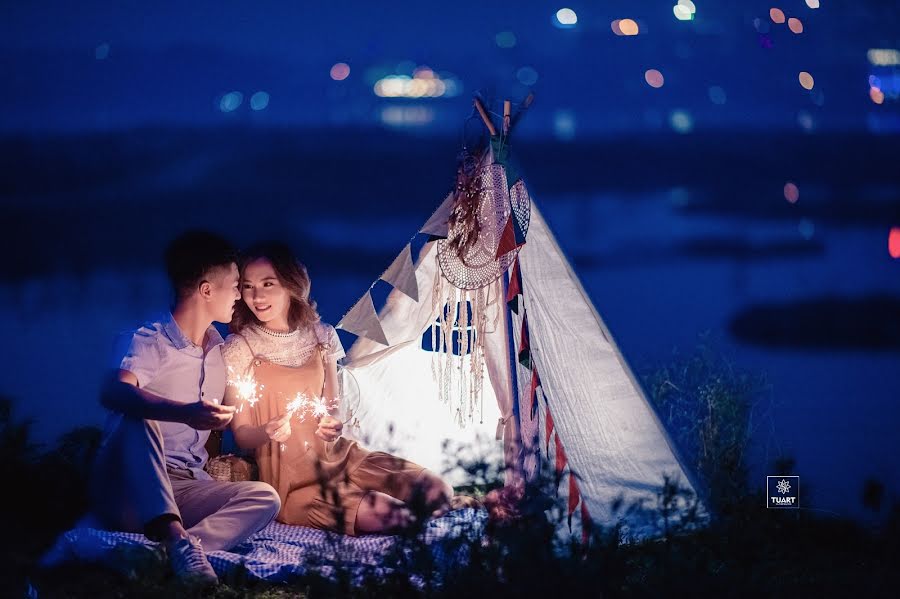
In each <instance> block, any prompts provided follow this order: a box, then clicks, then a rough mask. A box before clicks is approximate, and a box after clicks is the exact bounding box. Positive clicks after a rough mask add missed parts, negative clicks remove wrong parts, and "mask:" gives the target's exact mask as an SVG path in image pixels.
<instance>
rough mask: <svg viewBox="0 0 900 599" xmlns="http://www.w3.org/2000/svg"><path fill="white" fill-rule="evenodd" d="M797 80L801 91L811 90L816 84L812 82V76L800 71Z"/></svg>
mask: <svg viewBox="0 0 900 599" xmlns="http://www.w3.org/2000/svg"><path fill="white" fill-rule="evenodd" d="M797 78H798V79H799V80H800V85H802V86H803V89H812V88H813V86H814V85H815V84H816V82H815V80H813V76H812V75H810V74H809V73H807V72H806V71H800V75H798V76H797Z"/></svg>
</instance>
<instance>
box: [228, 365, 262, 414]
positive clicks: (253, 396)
mask: <svg viewBox="0 0 900 599" xmlns="http://www.w3.org/2000/svg"><path fill="white" fill-rule="evenodd" d="M228 372H229V374H231V375H234V369H233V368H231V367H230V366H229V367H228ZM226 384H227V385H230V386H232V387H234V388H235V391H236V392H237V397H238V400H239V401H240V402H241V404H240V406H239V407H238V412H240V411H242V410H243V409H244V404H248V405H249V406H250V407H251V408H252V407H253V406H255V405H256V402H258V401H259V393H260V391H262V390H263V385H260V384H259V383H257V382H256V379H255V378H253V375H252V374H251V373H249V372H248V373H245V374H242V375H239V376H232V378H229V379H228V380H227V381H226Z"/></svg>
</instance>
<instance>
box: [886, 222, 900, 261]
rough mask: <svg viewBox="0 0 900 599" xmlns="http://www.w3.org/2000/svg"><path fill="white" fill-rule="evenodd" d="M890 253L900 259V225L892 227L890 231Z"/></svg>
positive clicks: (892, 256)
mask: <svg viewBox="0 0 900 599" xmlns="http://www.w3.org/2000/svg"><path fill="white" fill-rule="evenodd" d="M888 253H889V254H890V255H891V258H894V259H900V227H891V232H890V233H888Z"/></svg>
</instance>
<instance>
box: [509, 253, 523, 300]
mask: <svg viewBox="0 0 900 599" xmlns="http://www.w3.org/2000/svg"><path fill="white" fill-rule="evenodd" d="M521 294H522V271H520V270H519V257H518V256H516V257H515V259H514V260H513V267H512V272H511V273H509V286H508V287H507V289H506V303H507V305H509V307H510V309H512V311H513V312H515V313H516V314H518V313H519V296H520V295H521Z"/></svg>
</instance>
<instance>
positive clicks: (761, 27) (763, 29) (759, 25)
mask: <svg viewBox="0 0 900 599" xmlns="http://www.w3.org/2000/svg"><path fill="white" fill-rule="evenodd" d="M753 27H754V29H756V31H757V33H769V30H770V29H771V28H772V27H771V25H769V22H768V21H763V20H762V19H760V18H759V17H757V18H755V19H753Z"/></svg>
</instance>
